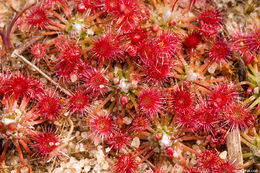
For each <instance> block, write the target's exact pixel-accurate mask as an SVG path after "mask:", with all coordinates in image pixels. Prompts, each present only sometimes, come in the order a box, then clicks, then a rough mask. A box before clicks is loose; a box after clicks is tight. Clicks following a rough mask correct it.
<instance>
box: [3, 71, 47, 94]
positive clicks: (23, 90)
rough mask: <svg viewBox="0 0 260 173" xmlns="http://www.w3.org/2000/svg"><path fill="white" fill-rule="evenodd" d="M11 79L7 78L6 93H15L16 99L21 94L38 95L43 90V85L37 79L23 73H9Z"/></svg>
mask: <svg viewBox="0 0 260 173" xmlns="http://www.w3.org/2000/svg"><path fill="white" fill-rule="evenodd" d="M7 75H9V76H10V77H8V79H9V80H5V82H6V83H5V84H4V85H5V86H6V89H5V94H6V95H14V96H15V97H16V99H18V97H19V96H30V97H33V98H35V97H37V96H38V95H39V94H41V93H42V92H43V85H42V84H41V83H40V82H39V81H38V80H37V79H33V78H30V77H25V76H24V75H23V74H21V73H18V74H17V75H14V74H7Z"/></svg>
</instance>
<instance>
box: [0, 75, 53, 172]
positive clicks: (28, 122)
mask: <svg viewBox="0 0 260 173" xmlns="http://www.w3.org/2000/svg"><path fill="white" fill-rule="evenodd" d="M5 76H7V75H6V74H1V77H5ZM18 79H19V80H18ZM7 80H13V81H14V82H15V83H16V82H18V81H19V83H18V84H17V86H16V87H20V88H19V89H17V88H16V89H13V90H11V91H13V94H12V95H9V94H10V88H3V90H4V92H6V93H7V94H5V95H3V96H1V105H2V106H3V107H4V109H3V113H2V115H1V118H0V124H1V135H0V138H1V139H2V140H3V141H4V142H5V144H4V150H3V151H2V153H1V158H0V162H3V160H4V157H5V155H6V153H7V151H8V147H9V146H10V145H11V144H14V146H15V147H16V149H17V151H18V154H19V158H20V160H21V163H22V165H23V166H26V167H28V168H30V166H29V165H27V164H26V163H25V162H24V157H23V150H22V149H21V147H23V148H24V150H25V151H26V152H28V153H29V154H33V152H34V150H32V149H31V147H30V146H32V144H33V141H35V142H36V143H38V144H37V147H38V148H39V150H38V151H37V153H39V154H40V155H44V156H46V154H47V153H46V151H47V150H48V151H51V148H47V146H46V145H45V144H43V143H42V142H43V141H45V140H44V139H42V137H43V136H41V135H40V133H42V132H40V131H37V130H36V129H35V128H34V127H35V126H37V125H39V124H42V123H44V122H45V121H46V120H47V117H46V116H45V115H41V114H39V113H38V111H37V108H36V107H35V106H31V105H30V103H31V102H33V101H35V102H36V100H35V96H34V97H32V96H31V95H30V94H27V92H29V91H30V89H31V90H33V89H37V88H29V87H28V86H30V84H28V83H26V82H27V80H35V79H33V78H27V77H26V76H21V74H17V75H14V74H12V76H11V77H9V79H7ZM7 83H8V82H7ZM19 84H20V85H19ZM11 86H12V85H11ZM38 87H40V86H38ZM11 88H12V87H11ZM38 96H39V95H38ZM47 103H48V102H47ZM55 111H57V110H55ZM48 118H49V117H48ZM38 135H39V136H41V137H39V136H38ZM35 136H38V138H34V137H35ZM45 142H46V141H45ZM44 147H45V149H46V150H45V151H44V150H43V149H44ZM30 169H31V168H30Z"/></svg>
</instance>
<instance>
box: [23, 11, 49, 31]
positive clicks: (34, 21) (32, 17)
mask: <svg viewBox="0 0 260 173" xmlns="http://www.w3.org/2000/svg"><path fill="white" fill-rule="evenodd" d="M26 22H27V23H28V24H29V25H30V26H33V27H35V28H37V29H44V28H46V27H47V25H48V24H49V19H48V17H47V14H46V11H45V10H44V9H43V8H41V7H34V8H33V9H32V10H30V14H28V15H27V16H26Z"/></svg>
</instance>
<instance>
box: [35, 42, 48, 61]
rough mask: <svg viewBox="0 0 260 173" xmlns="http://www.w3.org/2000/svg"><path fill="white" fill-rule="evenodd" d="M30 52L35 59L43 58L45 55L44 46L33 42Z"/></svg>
mask: <svg viewBox="0 0 260 173" xmlns="http://www.w3.org/2000/svg"><path fill="white" fill-rule="evenodd" d="M31 54H32V55H33V57H34V58H35V59H37V60H40V59H43V58H44V57H45V56H46V48H45V46H44V45H43V44H35V45H33V46H32V47H31Z"/></svg>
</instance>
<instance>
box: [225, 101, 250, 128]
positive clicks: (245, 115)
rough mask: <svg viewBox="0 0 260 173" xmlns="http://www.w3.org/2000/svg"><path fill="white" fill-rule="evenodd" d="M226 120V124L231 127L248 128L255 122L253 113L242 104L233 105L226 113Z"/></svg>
mask: <svg viewBox="0 0 260 173" xmlns="http://www.w3.org/2000/svg"><path fill="white" fill-rule="evenodd" d="M224 120H225V122H224V124H225V125H227V126H229V127H230V128H231V129H234V128H239V129H247V128H249V127H252V126H254V124H255V118H254V116H253V114H251V113H250V110H249V109H247V108H245V107H244V106H243V105H240V104H236V105H233V106H232V107H231V108H230V109H229V112H228V113H226V114H225V117H224Z"/></svg>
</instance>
